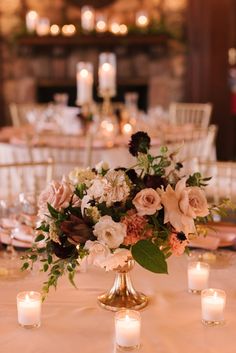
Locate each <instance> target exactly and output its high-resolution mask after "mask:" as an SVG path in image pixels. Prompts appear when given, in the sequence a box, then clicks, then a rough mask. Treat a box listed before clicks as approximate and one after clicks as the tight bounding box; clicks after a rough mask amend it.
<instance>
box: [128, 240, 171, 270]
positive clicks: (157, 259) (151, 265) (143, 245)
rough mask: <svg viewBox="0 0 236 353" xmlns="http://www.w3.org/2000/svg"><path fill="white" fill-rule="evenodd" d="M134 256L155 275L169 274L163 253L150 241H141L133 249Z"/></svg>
mask: <svg viewBox="0 0 236 353" xmlns="http://www.w3.org/2000/svg"><path fill="white" fill-rule="evenodd" d="M131 252H132V256H133V258H134V260H135V261H137V262H138V263H139V264H140V265H141V266H142V267H144V268H145V269H147V270H149V271H151V272H155V273H168V271H167V263H166V259H165V256H164V254H163V253H162V251H161V250H160V249H159V248H158V247H157V246H156V245H155V244H153V243H152V242H151V241H149V240H140V241H138V242H137V243H136V244H135V245H133V246H132V248H131Z"/></svg>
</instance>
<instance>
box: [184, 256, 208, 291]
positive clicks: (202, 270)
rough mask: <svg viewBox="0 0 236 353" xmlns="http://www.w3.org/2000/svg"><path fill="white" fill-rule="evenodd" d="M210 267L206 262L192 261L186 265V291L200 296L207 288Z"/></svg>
mask: <svg viewBox="0 0 236 353" xmlns="http://www.w3.org/2000/svg"><path fill="white" fill-rule="evenodd" d="M209 274H210V266H209V265H208V263H206V262H200V261H192V262H189V263H188V291H189V292H190V293H196V294H200V293H201V291H202V290H203V289H205V288H207V287H208V280H209Z"/></svg>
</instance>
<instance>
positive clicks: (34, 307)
mask: <svg viewBox="0 0 236 353" xmlns="http://www.w3.org/2000/svg"><path fill="white" fill-rule="evenodd" d="M41 304H42V296H41V294H40V293H38V292H34V291H30V292H20V293H18V294H17V314H18V323H19V324H20V326H22V327H25V328H34V327H39V326H40V324H41Z"/></svg>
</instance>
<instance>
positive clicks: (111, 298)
mask: <svg viewBox="0 0 236 353" xmlns="http://www.w3.org/2000/svg"><path fill="white" fill-rule="evenodd" d="M134 264H135V261H134V260H129V261H128V262H127V264H126V265H125V266H123V267H118V268H117V269H116V270H115V272H116V276H115V280H114V283H113V286H112V288H111V289H110V290H109V291H108V292H106V293H104V294H101V295H100V296H99V297H98V303H99V305H100V306H101V307H102V308H104V309H106V310H111V311H118V310H120V309H121V308H126V309H134V310H140V309H142V308H144V307H145V306H146V305H147V304H148V297H147V296H146V295H145V294H143V293H140V292H137V291H136V290H135V289H134V287H133V284H132V281H131V278H130V272H131V270H132V269H133V267H134Z"/></svg>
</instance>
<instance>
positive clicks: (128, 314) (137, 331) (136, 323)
mask: <svg viewBox="0 0 236 353" xmlns="http://www.w3.org/2000/svg"><path fill="white" fill-rule="evenodd" d="M140 336H141V315H140V313H139V312H138V311H135V310H128V309H122V310H119V311H118V312H117V313H116V314H115V339H116V346H117V348H118V349H120V350H128V351H131V350H134V349H138V348H139V347H140Z"/></svg>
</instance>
